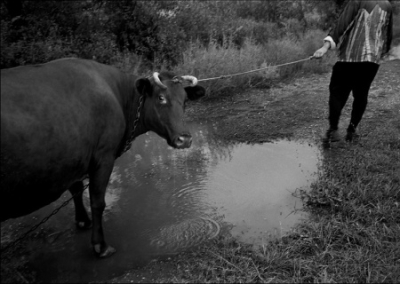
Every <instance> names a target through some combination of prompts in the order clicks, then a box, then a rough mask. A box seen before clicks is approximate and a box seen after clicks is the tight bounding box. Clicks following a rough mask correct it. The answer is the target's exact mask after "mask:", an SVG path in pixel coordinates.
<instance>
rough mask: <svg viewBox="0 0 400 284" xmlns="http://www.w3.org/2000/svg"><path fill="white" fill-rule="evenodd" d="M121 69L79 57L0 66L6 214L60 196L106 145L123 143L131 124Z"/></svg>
mask: <svg viewBox="0 0 400 284" xmlns="http://www.w3.org/2000/svg"><path fill="white" fill-rule="evenodd" d="M120 76H121V74H120V73H119V72H118V71H117V70H116V69H114V68H111V67H108V66H105V65H101V64H98V63H95V62H91V61H85V60H78V59H63V60H57V61H53V62H50V63H47V64H43V65H38V66H26V67H17V68H12V69H6V70H2V71H1V198H0V199H1V200H2V201H1V211H2V212H1V217H2V219H7V218H9V217H16V216H17V215H23V214H27V213H29V212H31V211H33V210H35V209H37V208H40V207H41V206H43V205H45V204H48V203H49V202H51V201H53V200H55V199H57V198H58V197H59V196H60V195H61V194H62V192H64V191H65V190H66V189H67V188H68V187H69V186H70V185H71V184H72V183H73V182H74V181H76V180H79V179H81V178H82V177H83V176H84V175H85V174H86V173H87V171H88V168H89V166H90V163H91V162H92V158H93V156H94V155H98V152H99V149H100V148H101V151H103V152H107V151H113V149H114V148H116V147H118V145H119V143H120V140H121V139H122V136H123V134H124V131H125V121H124V115H123V111H122V108H121V104H120V103H121V102H120V97H119V96H120V95H121V94H120V89H121V86H119V85H120V83H121V82H118V79H119V78H120ZM122 83H123V82H122ZM107 147H108V148H109V149H108V148H107ZM17 203H18V204H17ZM16 205H18V206H16ZM14 207H18V208H20V209H18V210H14V209H13V208H14ZM21 208H22V209H21ZM22 211H24V212H22Z"/></svg>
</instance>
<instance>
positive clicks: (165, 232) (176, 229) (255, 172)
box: [2, 125, 320, 282]
mask: <svg viewBox="0 0 400 284" xmlns="http://www.w3.org/2000/svg"><path fill="white" fill-rule="evenodd" d="M213 131H215V127H214V126H211V125H203V126H201V125H200V126H193V127H192V134H193V136H194V137H193V141H194V142H193V145H192V147H191V148H190V149H185V150H174V149H172V148H170V147H169V146H168V145H167V144H166V143H165V141H164V140H162V139H161V138H159V137H158V136H157V135H156V134H153V133H149V134H146V135H142V136H141V137H139V138H137V140H136V141H135V142H134V144H133V147H132V150H130V151H128V152H127V153H126V154H125V155H123V156H122V157H121V158H119V159H118V160H117V162H116V164H115V168H114V171H113V173H112V176H111V179H110V184H109V188H108V192H107V195H106V202H107V207H106V210H105V213H104V220H105V235H106V238H107V241H108V242H109V243H110V244H112V245H113V246H115V247H116V248H117V253H116V254H115V255H114V256H113V257H111V258H109V259H104V260H97V259H95V258H94V257H93V254H92V251H91V246H90V232H88V231H86V232H78V231H76V230H75V227H74V224H73V220H74V213H73V205H72V204H69V205H68V206H67V207H66V208H65V209H63V210H61V211H60V212H59V213H58V214H57V215H56V216H55V217H53V218H52V219H50V220H49V221H48V222H47V223H46V224H45V225H43V226H42V227H41V228H40V229H39V230H38V231H37V232H35V233H34V234H33V236H32V237H30V238H29V240H28V241H27V247H26V248H24V250H25V253H24V256H23V257H24V259H25V261H27V263H28V266H29V267H31V269H32V270H34V271H35V272H36V281H37V282H88V281H99V280H105V279H110V278H112V277H115V276H118V275H120V274H122V273H123V272H124V271H126V270H128V269H132V268H134V267H136V266H138V265H143V264H145V263H147V262H148V261H150V259H152V258H153V257H154V256H155V255H160V254H161V255H165V254H166V255H168V254H172V253H176V252H179V251H182V250H185V249H188V248H190V247H193V246H195V245H198V244H201V243H202V242H204V241H206V240H208V239H210V238H213V237H215V236H216V235H217V234H218V232H219V229H220V228H219V227H220V226H222V224H224V226H226V224H227V226H228V227H229V228H230V231H231V233H232V235H233V236H235V237H237V238H238V239H239V240H241V241H244V242H248V243H252V244H262V243H263V242H264V241H265V240H266V239H267V238H269V237H271V236H277V235H280V234H282V233H284V232H286V231H288V230H289V229H290V228H291V227H292V226H293V225H294V224H295V223H296V222H298V220H299V219H301V218H303V217H304V216H303V215H302V214H301V213H299V212H297V213H296V212H295V211H296V210H297V209H300V208H301V202H300V200H299V199H297V198H295V197H294V196H293V195H292V193H293V192H294V191H295V189H296V188H299V187H303V188H304V187H307V186H309V184H310V183H311V182H312V181H313V180H314V179H315V178H316V175H315V173H316V172H317V165H318V162H319V158H320V157H319V151H318V149H317V147H315V146H313V145H310V144H308V143H300V142H292V141H286V140H282V141H277V142H275V143H265V144H256V145H247V144H236V145H232V144H229V145H226V144H224V143H222V142H220V141H217V140H215V139H213V136H212V133H213ZM68 197H69V194H68V193H66V194H65V195H64V196H63V198H61V199H60V200H58V201H57V202H55V203H54V204H52V205H49V206H47V207H45V208H43V209H41V210H39V211H37V212H35V213H33V214H31V215H28V216H25V217H23V218H19V219H16V220H9V221H7V222H4V223H2V241H3V240H5V239H7V238H9V237H10V234H11V233H10V232H13V234H14V233H15V232H16V231H17V230H19V233H15V234H16V235H18V234H20V233H21V232H24V231H25V230H26V229H27V228H30V227H31V226H32V225H33V224H35V223H36V222H38V221H39V220H41V218H43V217H44V216H46V215H47V214H49V213H50V212H51V211H52V210H53V209H54V208H55V207H56V206H57V205H59V204H61V203H62V202H63V201H64V200H66V199H67V198H68ZM84 201H85V203H86V205H87V206H88V204H89V201H88V197H87V194H86V197H85V200H84ZM212 219H214V220H215V219H218V220H222V222H220V224H217V223H215V222H214V221H213V220H212Z"/></svg>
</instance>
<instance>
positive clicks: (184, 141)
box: [175, 134, 192, 148]
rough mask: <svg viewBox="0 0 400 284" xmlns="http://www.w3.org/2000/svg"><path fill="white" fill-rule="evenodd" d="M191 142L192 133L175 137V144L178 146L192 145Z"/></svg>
mask: <svg viewBox="0 0 400 284" xmlns="http://www.w3.org/2000/svg"><path fill="white" fill-rule="evenodd" d="M191 144H192V136H191V135H187V134H183V135H180V136H178V137H177V138H176V139H175V145H176V147H178V148H186V147H190V145H191Z"/></svg>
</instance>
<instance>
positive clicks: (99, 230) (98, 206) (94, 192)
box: [89, 159, 116, 257]
mask: <svg viewBox="0 0 400 284" xmlns="http://www.w3.org/2000/svg"><path fill="white" fill-rule="evenodd" d="M113 166H114V159H112V160H110V161H108V162H104V161H103V162H102V163H98V164H97V165H96V167H95V169H94V170H92V171H91V172H90V173H89V181H90V182H89V193H90V206H91V209H92V221H93V228H92V245H93V250H94V252H95V254H96V255H97V256H98V257H107V256H110V255H112V254H113V253H115V252H116V250H115V249H114V248H113V247H111V246H109V245H107V243H106V242H105V240H104V233H103V225H102V222H103V221H102V219H103V211H104V208H105V207H106V202H105V193H106V188H107V185H108V180H109V178H110V175H111V171H112V169H113Z"/></svg>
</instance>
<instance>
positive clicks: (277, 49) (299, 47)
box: [173, 30, 334, 96]
mask: <svg viewBox="0 0 400 284" xmlns="http://www.w3.org/2000/svg"><path fill="white" fill-rule="evenodd" d="M324 36H325V33H324V32H323V31H321V30H310V31H308V32H306V33H305V34H304V35H303V37H302V38H301V39H297V38H296V37H292V36H290V35H289V36H285V37H283V38H281V39H271V40H270V41H269V42H268V43H266V44H256V43H255V41H254V40H253V39H252V38H247V39H246V40H245V42H244V43H243V46H242V48H240V49H238V48H237V47H236V46H235V44H234V43H233V42H232V39H230V38H225V39H224V41H223V42H224V44H223V45H222V46H220V45H219V44H217V43H216V41H213V40H210V43H209V44H208V46H202V45H201V44H199V43H198V42H195V43H193V44H192V45H191V48H189V49H188V50H187V51H186V52H185V53H184V55H183V62H182V63H181V64H179V65H178V66H175V67H174V68H173V70H174V71H175V72H176V73H178V74H192V75H195V76H197V77H198V78H199V79H204V78H213V77H219V76H222V75H231V74H236V73H242V72H247V71H250V70H254V69H259V68H265V67H268V66H270V67H271V68H269V69H265V70H264V71H260V72H254V73H250V74H245V75H240V76H235V77H229V76H228V77H227V78H224V79H219V80H212V81H208V82H204V83H202V85H203V86H205V87H206V89H207V94H208V96H218V95H219V94H221V93H223V92H226V91H232V90H236V91H238V90H243V89H245V88H249V87H265V86H268V85H270V83H271V81H273V80H279V79H283V78H287V77H292V76H294V75H295V74H297V73H299V72H303V73H304V72H307V73H322V72H326V71H328V70H329V68H330V66H331V65H332V64H333V60H334V56H332V54H330V55H328V56H327V60H324V63H321V62H318V61H317V60H313V61H309V62H306V63H299V64H295V65H291V66H287V67H283V68H275V67H274V66H275V65H279V64H283V63H288V62H293V61H297V60H300V59H305V58H308V57H309V56H311V55H312V54H313V53H314V51H315V50H317V49H318V48H319V47H321V45H322V39H323V38H324Z"/></svg>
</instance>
